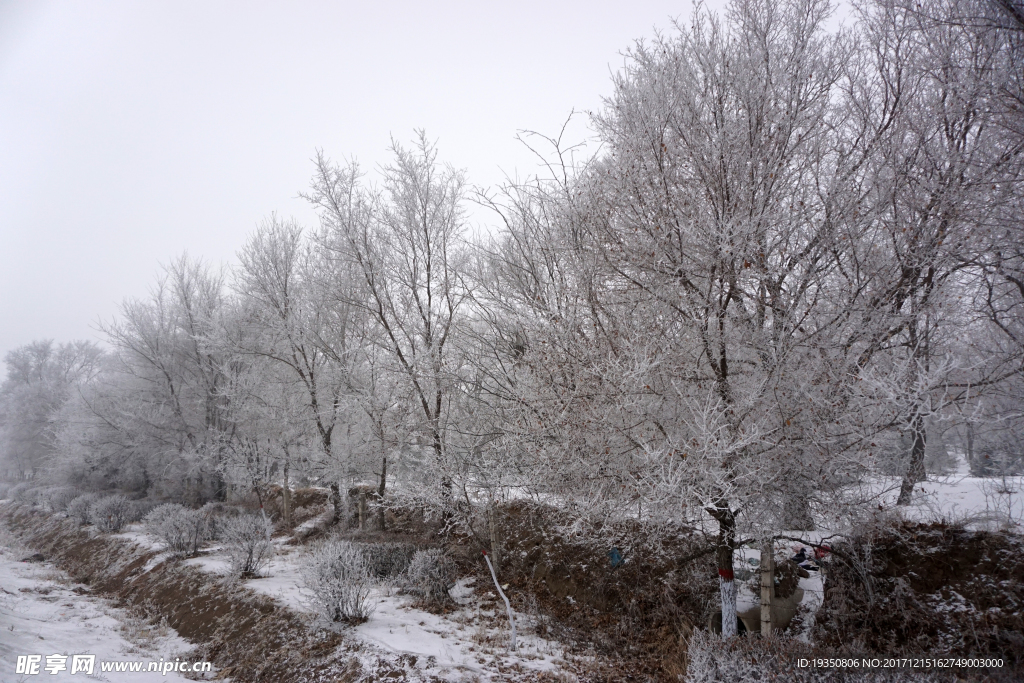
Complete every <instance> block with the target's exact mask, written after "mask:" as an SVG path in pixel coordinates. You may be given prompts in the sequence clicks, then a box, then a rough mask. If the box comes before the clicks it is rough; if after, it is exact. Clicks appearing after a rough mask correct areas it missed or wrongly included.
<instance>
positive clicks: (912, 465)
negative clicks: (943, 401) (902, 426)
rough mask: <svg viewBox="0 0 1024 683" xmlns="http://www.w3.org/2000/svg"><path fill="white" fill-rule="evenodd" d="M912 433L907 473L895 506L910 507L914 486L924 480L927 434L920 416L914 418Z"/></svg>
mask: <svg viewBox="0 0 1024 683" xmlns="http://www.w3.org/2000/svg"><path fill="white" fill-rule="evenodd" d="M913 432H914V445H913V446H911V448H910V462H909V463H907V471H906V474H904V475H903V483H902V485H901V486H900V497H899V498H898V499H897V500H896V504H897V505H910V499H911V494H913V492H914V485H915V484H917V483H918V482H922V481H924V480H925V471H924V450H925V446H926V445H927V441H926V440H927V433H926V431H925V426H924V418H923V417H922V416H921V415H917V416H915V417H914V421H913Z"/></svg>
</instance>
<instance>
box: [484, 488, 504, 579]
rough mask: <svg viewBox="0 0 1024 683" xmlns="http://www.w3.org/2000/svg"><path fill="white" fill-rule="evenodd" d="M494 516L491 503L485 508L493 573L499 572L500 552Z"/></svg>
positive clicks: (495, 512) (494, 512)
mask: <svg viewBox="0 0 1024 683" xmlns="http://www.w3.org/2000/svg"><path fill="white" fill-rule="evenodd" d="M496 516H497V511H496V510H495V508H494V504H493V503H491V504H490V505H488V506H487V532H488V535H489V536H490V541H491V561H492V563H493V564H494V571H495V573H497V572H499V571H501V551H500V549H499V543H498V527H497V524H496V523H495V517H496Z"/></svg>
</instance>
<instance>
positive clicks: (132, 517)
mask: <svg viewBox="0 0 1024 683" xmlns="http://www.w3.org/2000/svg"><path fill="white" fill-rule="evenodd" d="M156 507H157V503H154V502H153V501H151V500H132V501H129V505H128V516H127V520H128V521H127V523H128V524H134V523H135V522H141V521H142V520H143V519H145V517H146V515H148V514H149V513H150V512H152V511H153V510H154V509H156Z"/></svg>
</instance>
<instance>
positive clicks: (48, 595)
mask: <svg viewBox="0 0 1024 683" xmlns="http://www.w3.org/2000/svg"><path fill="white" fill-rule="evenodd" d="M32 555H33V551H31V550H28V549H25V548H21V547H19V546H18V545H17V544H16V543H15V542H14V541H13V539H12V538H11V537H9V536H6V535H0V682H2V683H15V682H18V683H21V682H22V681H24V682H30V681H34V680H40V681H69V682H73V681H136V682H141V681H145V680H156V678H154V677H155V676H157V674H154V673H140V672H136V673H131V672H123V673H118V672H113V671H111V672H103V671H102V670H101V669H102V665H103V663H112V662H145V663H146V665H147V666H148V663H149V662H151V661H156V662H158V663H159V662H160V660H161V659H162V660H163V661H171V662H173V661H175V659H176V658H178V659H182V660H188V661H191V659H189V657H188V656H187V653H188V651H189V650H190V649H191V648H192V646H191V644H189V643H188V641H186V640H184V639H183V638H181V637H179V636H178V635H177V633H175V631H174V630H173V629H171V628H169V627H167V626H166V625H154V624H151V623H149V622H147V621H146V620H145V619H142V618H141V617H140V616H138V615H136V614H132V613H130V612H128V611H126V610H124V609H119V608H116V607H114V606H113V605H112V604H111V602H110V601H109V600H107V599H104V598H100V597H97V596H93V595H90V594H89V592H88V589H87V587H85V586H82V585H80V584H76V583H74V582H73V581H71V580H70V579H69V578H68V576H67V575H66V574H65V573H64V572H62V571H60V570H58V569H56V568H55V567H54V566H52V565H51V564H49V563H47V562H37V561H32V562H26V561H23V560H24V559H25V558H27V557H31V556H32ZM76 654H79V655H95V657H96V659H95V662H94V665H93V673H92V674H91V675H88V674H87V673H85V672H83V671H78V672H76V673H74V674H72V673H71V670H72V666H73V659H72V657H73V656H74V655H76ZM28 655H39V656H40V657H41V659H40V660H39V669H38V673H36V674H24V673H22V674H19V673H17V662H18V657H19V656H28ZM50 655H60V657H58V658H57V659H56V660H55V663H62V664H63V665H64V666H65V667H66V668H65V669H64V670H63V671H56V670H55V672H54V673H51V672H50V671H48V670H47V669H46V666H47V657H48V656H50ZM64 658H66V659H64ZM159 680H166V681H185V680H188V679H186V678H185V677H184V676H182V675H180V674H178V673H175V672H174V671H169V672H168V673H167V674H166V675H159Z"/></svg>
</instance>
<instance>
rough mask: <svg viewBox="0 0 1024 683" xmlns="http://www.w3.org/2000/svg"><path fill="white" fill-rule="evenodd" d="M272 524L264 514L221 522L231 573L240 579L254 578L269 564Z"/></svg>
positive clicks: (246, 515)
mask: <svg viewBox="0 0 1024 683" xmlns="http://www.w3.org/2000/svg"><path fill="white" fill-rule="evenodd" d="M272 529H273V525H272V524H271V523H270V520H269V519H267V518H265V517H264V516H263V515H251V514H243V515H239V516H237V517H229V518H227V519H224V520H223V522H222V523H221V537H222V538H223V540H224V547H225V549H226V550H227V552H228V556H229V557H230V558H231V571H232V572H233V573H235V574H238V575H240V576H243V577H253V576H257V575H258V574H259V572H260V571H261V570H262V569H263V568H264V567H265V566H266V565H267V563H268V562H270V558H271V556H272V555H273V552H274V546H273V544H272V543H271V542H270V532H271V530H272Z"/></svg>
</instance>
